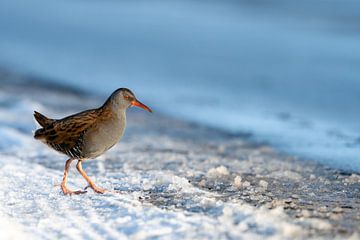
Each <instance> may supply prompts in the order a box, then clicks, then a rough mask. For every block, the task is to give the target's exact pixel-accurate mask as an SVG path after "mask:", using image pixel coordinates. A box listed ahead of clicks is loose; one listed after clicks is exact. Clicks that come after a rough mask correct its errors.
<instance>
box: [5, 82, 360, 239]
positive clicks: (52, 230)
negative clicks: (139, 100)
mask: <svg viewBox="0 0 360 240" xmlns="http://www.w3.org/2000/svg"><path fill="white" fill-rule="evenodd" d="M7 90H9V88H5V91H2V90H0V93H1V94H2V96H4V98H3V100H4V99H7V98H9V97H10V95H12V94H11V91H7ZM27 91H28V93H27V95H26V94H24V95H21V96H20V95H18V96H13V99H12V101H13V103H14V104H13V105H12V106H11V107H9V106H7V105H3V104H2V103H3V101H2V102H1V101H0V112H1V113H2V116H7V117H4V118H1V121H2V122H3V124H1V125H0V136H1V142H0V143H1V145H0V166H1V167H0V189H1V191H0V223H1V224H0V230H2V239H25V237H26V239H152V238H156V239H199V238H201V239H294V238H304V237H307V236H309V235H308V233H309V232H308V231H307V229H309V228H311V229H326V226H327V224H328V223H327V221H325V220H318V221H317V222H315V221H312V220H309V219H302V220H300V219H294V218H291V216H289V215H288V214H286V213H285V211H284V209H283V207H281V206H279V207H275V208H272V209H269V208H267V207H265V205H263V206H262V207H256V206H253V205H250V204H247V203H246V202H244V201H243V200H241V199H240V198H239V197H233V198H229V197H228V195H227V194H229V193H230V194H238V193H240V191H243V190H240V189H237V190H234V189H233V186H232V185H233V184H234V185H235V186H236V187H240V186H242V187H245V188H247V189H248V190H249V191H256V189H255V188H253V185H259V186H261V187H265V185H266V186H267V182H265V180H261V181H260V182H259V183H254V184H250V182H249V181H250V180H249V181H247V180H245V181H244V180H242V178H241V175H240V173H239V172H238V171H240V168H239V166H242V167H243V168H246V169H253V170H254V172H259V173H260V171H259V169H258V170H256V169H255V168H254V166H253V165H249V164H248V163H247V162H246V161H243V162H242V163H241V164H240V162H239V160H238V159H230V157H228V158H229V159H227V160H226V161H224V159H223V157H222V156H221V154H224V153H225V152H226V151H227V150H226V149H228V148H233V146H232V144H239V145H236V146H241V145H244V143H242V142H241V141H240V142H239V140H235V142H234V143H232V142H231V143H224V142H222V144H219V145H218V149H219V152H217V151H218V150H217V149H216V153H214V152H212V151H214V148H215V146H216V145H204V144H205V142H204V139H206V138H207V135H206V134H209V132H208V131H207V130H206V131H202V130H201V128H200V129H197V130H196V134H195V135H194V131H195V129H194V128H193V127H189V126H188V125H186V124H185V125H184V123H182V122H178V121H176V120H172V119H168V118H165V117H163V116H160V115H156V114H154V115H153V116H149V115H147V114H141V113H138V112H133V111H132V110H129V112H130V113H129V124H128V129H127V132H126V134H125V137H124V140H123V141H122V142H121V143H120V144H118V145H117V146H116V147H114V149H112V150H111V151H109V152H108V153H107V154H106V155H104V156H103V157H102V158H100V159H98V160H93V161H91V160H90V161H88V162H86V163H85V164H84V169H85V170H86V171H87V172H88V174H89V175H90V176H91V177H92V179H93V180H94V181H95V182H96V183H97V184H98V185H99V186H100V187H104V188H106V189H109V190H110V191H109V192H107V193H105V194H103V195H99V194H96V193H94V192H93V191H92V190H90V189H88V192H87V193H86V194H84V195H74V196H64V195H63V194H62V193H61V190H60V187H59V184H60V182H61V179H62V174H63V167H64V164H65V160H66V157H65V156H63V155H60V154H58V153H56V152H55V151H52V150H51V149H49V148H48V147H47V146H45V145H43V144H42V143H40V142H38V141H35V140H34V139H33V137H32V131H33V130H34V129H35V124H34V122H33V119H32V116H31V114H30V112H31V111H32V110H33V109H34V108H37V107H39V106H40V107H41V109H42V110H43V111H44V112H51V111H53V112H54V114H56V115H63V114H65V112H66V111H64V109H63V108H62V107H61V106H60V105H62V103H56V102H52V101H48V100H47V99H41V98H40V99H39V100H36V99H38V98H37V96H36V95H34V94H33V91H39V90H36V87H35V90H34V88H31V87H29V88H28V89H27ZM47 91H50V92H52V94H53V95H54V96H57V97H56V98H61V96H63V95H62V94H63V93H61V92H56V91H55V92H54V91H51V90H47ZM1 94H0V95H1ZM63 97H64V96H63ZM93 98H94V99H96V97H94V96H93ZM25 102H26V103H28V104H22V103H25ZM79 102H80V103H81V104H79ZM74 103H75V102H74ZM64 104H65V103H64ZM78 104H79V105H82V107H84V106H89V105H92V104H93V102H91V101H89V100H88V99H87V98H80V97H79V99H78V100H77V103H76V104H74V105H75V106H77V105H78ZM14 106H15V107H14ZM50 109H51V110H50ZM78 110H80V109H78ZM149 118H150V119H149ZM14 119H16V120H17V119H18V120H19V124H17V121H14ZM151 119H153V120H151ZM152 122H153V123H156V124H158V128H156V127H155V126H156V125H154V126H153V127H154V128H152V127H150V126H152V125H151V124H152ZM159 123H161V124H160V125H159ZM166 124H171V125H172V126H177V128H178V129H174V131H175V133H172V132H166V131H165V132H164V129H163V128H162V127H163V126H164V125H166ZM145 130H146V131H145ZM169 130H170V129H169ZM176 131H180V132H181V133H182V134H185V135H179V134H177V132H176ZM186 134H190V136H193V137H197V138H198V140H197V141H195V142H194V140H191V139H193V137H191V138H189V137H186ZM203 134H204V135H203ZM214 136H215V135H213V137H214ZM201 139H202V140H201ZM219 140H220V139H219ZM220 142H221V140H220ZM236 149H238V150H240V149H239V148H238V147H236ZM241 151H246V150H244V149H243V150H241ZM266 151H267V152H269V150H266ZM250 152H251V153H252V154H253V155H254V156H253V159H255V163H256V161H259V160H260V157H261V156H262V155H261V150H259V149H258V148H256V151H254V150H251V151H250ZM218 153H220V155H218ZM256 159H257V160H256ZM225 162H226V164H229V167H228V165H226V166H225V165H221V164H220V163H223V164H224V163H225ZM259 167H260V168H262V166H261V164H260V165H259ZM262 169H263V168H262ZM246 178H248V177H246ZM201 179H202V180H201ZM351 179H355V178H354V177H352V178H351ZM202 184H203V186H202ZM85 186H86V182H85V181H84V179H82V177H81V176H80V175H79V174H78V173H77V171H76V169H75V167H74V164H73V166H72V168H71V170H70V175H69V187H70V188H72V189H84V187H85ZM227 186H229V189H228V190H227ZM224 187H225V188H224ZM241 189H242V188H241ZM226 191H228V193H227V194H223V193H224V192H226ZM253 195H254V196H252V197H254V198H256V197H259V196H258V195H257V194H256V193H255V192H253ZM260 198H262V197H260Z"/></svg>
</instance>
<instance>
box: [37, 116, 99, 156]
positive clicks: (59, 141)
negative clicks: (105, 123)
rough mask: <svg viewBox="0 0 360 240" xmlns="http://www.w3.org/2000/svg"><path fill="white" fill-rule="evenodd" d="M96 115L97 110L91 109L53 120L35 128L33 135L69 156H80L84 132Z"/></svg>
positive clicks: (93, 121) (92, 122)
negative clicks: (37, 128) (42, 126)
mask: <svg viewBox="0 0 360 240" xmlns="http://www.w3.org/2000/svg"><path fill="white" fill-rule="evenodd" d="M98 116H99V110H98V109H92V110H87V111H84V112H81V113H78V114H74V115H72V116H69V117H66V118H63V119H60V120H55V121H54V122H53V123H51V124H49V125H47V126H45V127H44V128H41V129H39V130H37V131H36V132H35V136H34V137H35V138H36V139H39V140H41V141H43V142H45V143H46V144H48V145H49V146H50V147H52V148H54V149H55V150H57V151H59V152H62V153H65V154H66V155H68V156H70V157H73V158H82V157H83V156H82V150H83V144H84V143H83V140H84V139H83V136H84V133H85V132H86V131H87V130H88V129H89V128H90V127H92V126H93V125H94V124H95V123H96V121H97V119H98Z"/></svg>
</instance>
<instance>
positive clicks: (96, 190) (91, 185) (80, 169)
mask: <svg viewBox="0 0 360 240" xmlns="http://www.w3.org/2000/svg"><path fill="white" fill-rule="evenodd" d="M76 169H77V170H78V171H79V173H80V174H81V176H83V178H85V180H86V181H87V182H88V184H89V186H90V187H91V188H92V189H93V190H94V191H95V192H97V193H104V192H105V191H106V190H105V189H103V188H99V187H97V186H96V185H95V184H94V182H93V181H91V179H90V178H89V176H88V175H86V173H85V171H84V170H83V168H82V164H81V160H79V161H78V162H77V164H76Z"/></svg>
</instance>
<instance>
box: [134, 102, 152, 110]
mask: <svg viewBox="0 0 360 240" xmlns="http://www.w3.org/2000/svg"><path fill="white" fill-rule="evenodd" d="M131 106H136V107H139V108H142V109H145V110H146V111H149V112H152V110H151V109H150V108H149V107H148V106H146V105H145V104H143V103H141V102H140V101H138V100H134V101H132V102H131Z"/></svg>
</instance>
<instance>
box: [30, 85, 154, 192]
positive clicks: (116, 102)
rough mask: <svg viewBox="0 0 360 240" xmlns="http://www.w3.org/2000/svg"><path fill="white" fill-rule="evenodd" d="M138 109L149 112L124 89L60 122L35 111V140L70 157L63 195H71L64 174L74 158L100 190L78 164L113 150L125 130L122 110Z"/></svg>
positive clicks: (83, 173) (124, 113)
mask: <svg viewBox="0 0 360 240" xmlns="http://www.w3.org/2000/svg"><path fill="white" fill-rule="evenodd" d="M131 106H138V107H141V108H144V109H145V110H148V111H150V112H151V110H150V109H149V108H148V107H147V106H145V105H144V104H142V103H141V102H139V101H138V100H136V98H135V96H134V94H133V93H132V92H131V91H130V90H128V89H126V88H120V89H118V90H116V91H115V92H114V93H113V94H112V95H111V96H110V97H109V98H108V100H107V101H106V102H105V103H104V105H103V106H101V107H99V108H96V109H90V110H86V111H83V112H80V113H77V114H74V115H71V116H68V117H65V118H62V119H58V120H55V119H50V118H47V117H45V116H44V115H42V114H40V113H38V112H35V113H34V117H35V119H36V120H37V121H38V123H39V124H40V125H41V126H42V128H40V129H38V130H36V132H35V135H34V137H35V139H38V140H40V141H42V142H44V143H45V144H47V145H48V146H50V147H51V148H53V149H55V150H56V151H58V152H61V153H63V154H66V155H68V156H69V157H70V159H69V160H68V161H67V164H66V165H65V173H64V180H63V184H62V190H63V192H64V193H65V194H71V193H82V192H81V191H77V192H73V191H70V190H69V189H67V188H66V179H67V171H68V168H69V167H70V163H71V161H72V160H74V159H78V160H79V162H78V165H77V168H78V170H79V172H80V173H81V175H82V176H83V177H84V178H85V179H86V180H87V181H88V183H89V185H90V187H92V188H93V189H94V190H95V191H96V192H103V189H100V188H98V187H96V186H95V185H94V184H93V183H92V181H91V180H90V178H88V177H87V175H86V174H85V172H84V171H83V170H82V167H81V162H82V161H83V160H86V159H89V158H96V157H98V156H100V155H102V154H103V153H104V152H106V151H107V150H109V149H110V148H111V147H113V146H114V145H115V144H116V143H117V142H119V140H120V139H121V138H122V136H123V134H124V131H125V127H126V109H127V108H129V107H131Z"/></svg>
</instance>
